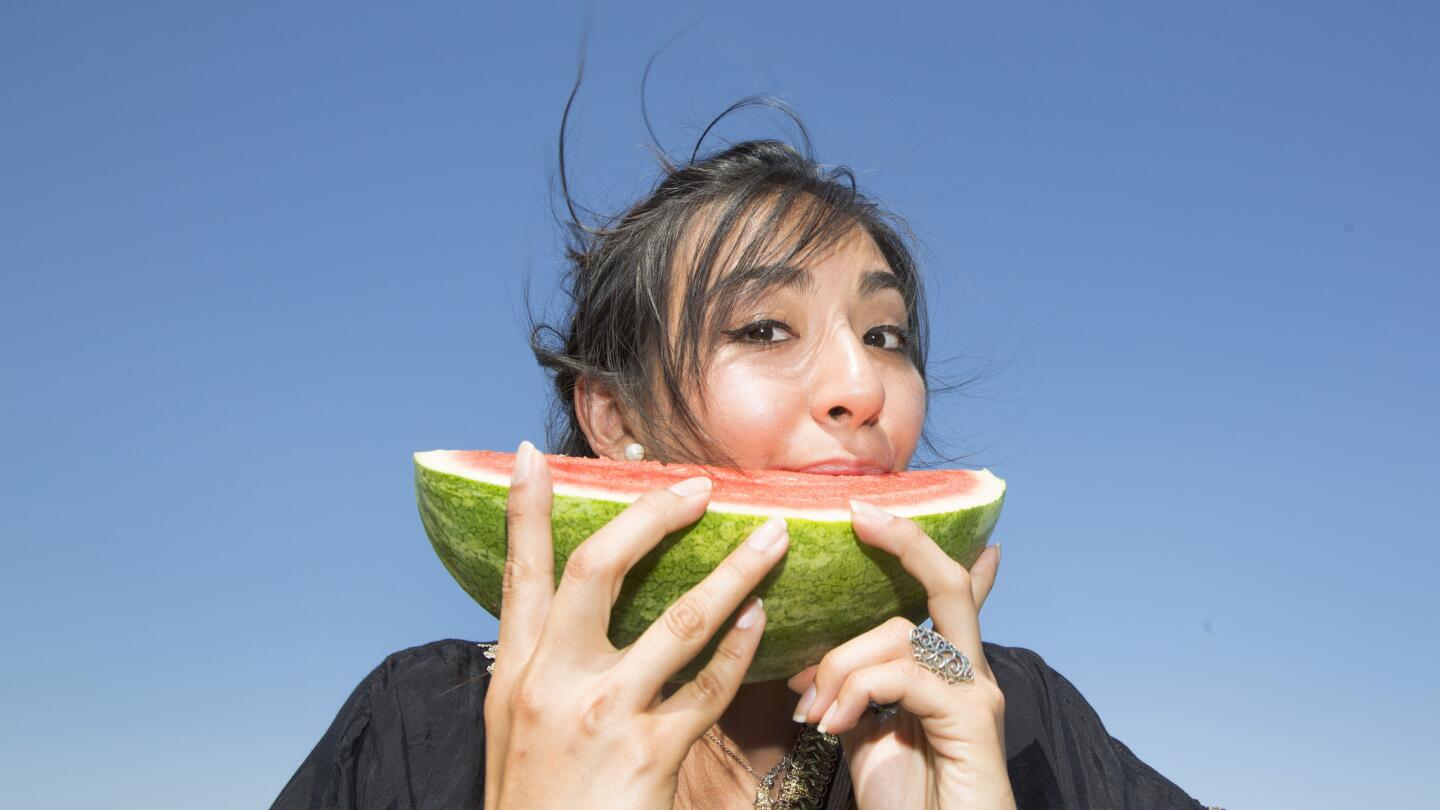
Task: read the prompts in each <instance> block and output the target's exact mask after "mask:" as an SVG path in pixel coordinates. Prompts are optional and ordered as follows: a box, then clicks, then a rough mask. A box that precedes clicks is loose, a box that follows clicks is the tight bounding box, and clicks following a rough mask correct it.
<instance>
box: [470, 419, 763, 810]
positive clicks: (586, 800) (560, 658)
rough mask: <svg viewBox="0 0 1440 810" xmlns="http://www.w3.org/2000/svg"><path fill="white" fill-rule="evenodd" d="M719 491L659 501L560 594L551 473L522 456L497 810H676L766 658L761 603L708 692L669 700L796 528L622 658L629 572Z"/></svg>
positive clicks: (490, 748) (645, 500)
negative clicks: (622, 598)
mask: <svg viewBox="0 0 1440 810" xmlns="http://www.w3.org/2000/svg"><path fill="white" fill-rule="evenodd" d="M710 486H711V485H710V481H709V479H706V478H692V479H689V480H686V481H682V482H680V483H678V484H675V485H674V486H672V487H670V488H669V489H668V490H664V489H661V490H654V491H652V492H647V493H646V494H645V495H643V496H641V498H640V499H639V500H638V501H636V502H635V503H634V504H632V505H630V506H629V507H627V508H626V509H625V511H624V512H621V513H620V514H619V515H617V516H616V517H615V518H614V519H613V520H611V521H610V522H609V523H608V524H606V525H605V526H604V527H603V528H602V529H600V530H599V531H597V532H596V533H595V534H593V535H591V536H590V537H589V538H588V539H586V540H585V542H583V543H581V544H580V546H579V547H578V548H576V549H575V551H574V553H573V554H571V555H570V558H569V560H568V561H567V562H566V564H565V571H564V574H563V576H562V578H561V581H560V584H559V586H558V587H556V586H555V574H554V570H555V569H554V556H553V554H554V552H553V549H552V546H551V540H550V507H551V495H552V490H551V481H550V470H549V468H548V466H547V465H546V463H545V456H544V455H543V454H542V453H540V452H539V451H537V450H536V449H535V448H534V446H533V445H531V444H530V443H529V442H524V443H522V444H521V445H520V449H519V450H518V451H517V452H516V455H515V471H514V474H513V476H512V480H511V487H510V493H509V500H508V502H507V504H506V524H507V531H508V541H507V551H506V561H505V576H504V590H503V595H502V597H501V608H500V646H499V651H498V655H497V657H496V661H495V672H494V674H493V676H492V677H491V679H490V688H489V692H488V694H487V695H486V697H485V749H486V750H485V807H486V808H487V810H512V809H513V810H518V809H519V808H525V810H531V809H532V808H538V809H540V810H544V809H545V808H563V809H564V810H573V808H575V807H581V806H584V807H595V808H606V807H613V808H626V810H631V809H632V808H655V810H668V809H669V808H670V806H671V804H672V803H673V801H674V798H675V790H676V786H677V784H678V782H679V773H680V763H681V761H683V760H684V759H685V755H686V753H688V752H689V750H690V746H691V745H692V744H693V743H694V742H695V741H696V740H698V739H699V738H700V736H701V735H703V734H704V733H705V730H706V729H708V728H710V726H711V725H712V724H714V723H715V721H716V720H718V719H719V718H720V715H721V714H722V713H723V712H724V710H725V707H726V706H727V705H729V703H730V701H731V699H733V698H734V697H735V691H736V689H738V688H739V686H740V683H741V681H742V679H743V678H744V676H745V671H746V670H747V669H748V668H749V666H750V661H751V659H752V658H753V657H754V655H755V648H756V646H757V645H758V644H759V643H760V633H761V631H762V630H763V629H764V627H765V613H764V610H763V608H762V606H761V604H760V600H759V599H758V598H753V597H752V598H751V599H750V600H748V601H747V603H746V605H745V608H744V610H742V611H740V613H739V616H738V617H737V619H736V621H735V622H734V623H733V625H732V626H731V627H730V629H729V630H728V631H727V632H726V633H725V636H724V638H723V639H721V642H720V645H719V648H718V649H717V650H716V652H715V655H714V656H713V657H712V658H711V660H710V662H709V663H708V664H707V665H706V666H705V668H704V669H702V670H700V672H699V674H698V675H696V677H695V679H694V680H693V681H691V682H689V683H687V684H685V685H684V686H683V687H682V688H680V689H679V690H678V691H676V692H675V693H674V694H673V695H671V696H670V697H669V698H668V699H665V700H661V688H662V686H663V685H664V683H665V681H666V680H667V679H668V678H669V677H670V676H671V675H673V674H674V673H675V672H677V671H678V670H679V669H680V668H681V667H683V666H685V665H686V664H688V663H689V662H690V661H691V660H692V659H693V658H694V657H695V656H696V655H697V654H698V653H699V652H700V651H701V649H703V648H704V646H705V644H706V643H707V642H708V641H709V640H710V638H711V637H712V636H714V635H715V633H716V631H718V630H719V629H720V628H721V626H722V625H724V624H725V623H726V621H727V619H728V618H729V617H730V615H731V614H732V613H733V612H734V611H735V609H736V608H737V607H738V606H739V605H740V602H741V600H742V599H744V598H745V595H746V594H748V593H750V591H752V590H753V589H754V588H755V587H756V586H757V585H759V583H760V580H761V579H762V578H763V577H764V576H765V574H766V573H767V572H769V570H770V569H771V568H772V567H774V565H775V563H776V562H778V561H779V560H780V558H781V557H783V556H784V555H785V551H786V549H787V548H788V547H789V536H788V534H787V532H786V530H785V523H784V521H783V520H781V519H779V518H771V519H770V521H769V522H767V523H766V524H765V525H764V526H762V527H761V528H759V529H758V530H756V532H755V533H754V534H752V535H751V536H750V539H749V540H747V541H746V542H745V543H742V544H741V545H740V546H739V547H738V548H736V549H735V550H734V551H732V552H731V553H730V555H729V556H728V557H726V559H725V560H724V562H722V563H721V564H720V565H719V566H718V567H716V569H715V570H714V571H713V572H711V573H710V574H709V576H707V577H706V578H705V579H704V580H703V581H702V582H701V583H700V584H699V585H696V586H695V587H694V588H692V589H691V590H690V591H688V592H687V593H685V594H684V595H683V596H681V597H680V598H679V599H677V600H676V601H675V602H674V603H673V604H671V605H670V606H669V607H668V608H667V609H666V610H665V612H664V614H662V615H661V617H660V618H659V619H657V620H656V621H655V622H654V623H653V624H651V625H650V627H648V628H647V629H646V630H645V632H644V633H643V634H642V635H641V636H640V638H638V639H636V640H635V642H634V643H633V644H631V645H630V646H628V647H626V648H625V649H623V650H616V649H615V647H614V645H612V644H611V643H610V641H609V639H608V638H607V635H606V633H607V630H608V627H609V623H610V611H611V609H612V608H613V607H614V604H615V600H616V598H617V596H618V595H619V593H620V584H621V581H622V580H623V579H624V577H625V574H626V572H627V571H629V570H630V568H631V567H632V566H633V565H635V563H636V562H638V561H639V560H640V558H641V557H643V556H644V555H645V554H646V552H648V551H650V549H652V548H653V547H654V546H656V545H657V544H659V542H660V540H661V539H662V538H664V537H665V535H667V534H669V533H670V532H672V531H675V530H676V529H680V528H682V527H684V526H688V525H689V524H691V523H694V522H695V521H696V520H698V519H699V518H700V516H701V515H702V514H704V512H705V507H706V506H707V505H708V504H709V502H710ZM767 539H768V540H769V541H770V542H769V544H768V545H766V544H765V542H764V541H765V540H767Z"/></svg>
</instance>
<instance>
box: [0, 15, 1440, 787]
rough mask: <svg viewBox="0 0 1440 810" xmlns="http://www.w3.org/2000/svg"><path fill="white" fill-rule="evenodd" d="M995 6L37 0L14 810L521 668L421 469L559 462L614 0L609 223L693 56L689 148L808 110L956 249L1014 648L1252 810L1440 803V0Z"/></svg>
mask: <svg viewBox="0 0 1440 810" xmlns="http://www.w3.org/2000/svg"><path fill="white" fill-rule="evenodd" d="M487 5H495V4H487ZM510 5H515V4H510ZM990 5H994V4H986V7H982V6H981V5H980V4H972V3H967V4H939V3H937V4H933V5H929V6H908V5H903V4H902V5H900V6H897V7H891V8H885V9H882V8H881V7H880V6H879V5H878V4H875V3H866V4H859V3H828V4H826V5H825V6H824V7H823V8H820V7H815V8H806V9H801V8H799V7H794V6H791V5H790V4H779V5H775V6H772V5H770V4H767V3H727V4H725V5H723V6H721V5H717V6H714V7H713V8H704V7H701V6H699V5H695V4H691V3H651V4H645V5H644V6H643V7H642V6H641V5H638V4H630V3H625V4H619V3H616V4H599V5H593V6H590V7H587V6H581V5H575V4H558V5H551V4H536V6H535V7H534V8H531V9H526V10H517V9H515V8H511V7H508V6H507V7H505V8H486V9H483V10H482V8H481V4H478V3H477V4H433V5H430V6H428V7H427V8H426V9H424V10H420V9H417V8H414V7H401V6H393V5H390V6H381V5H376V6H371V7H367V8H360V7H356V6H355V5H354V4H338V3H337V4H321V3H317V4H308V3H307V4H283V3H270V4H260V3H254V4H231V5H230V6H228V7H227V6H223V5H220V4H190V3H148V4H145V5H144V7H143V8H135V7H128V6H126V5H123V4H103V3H96V4H80V3H61V2H56V3H14V2H10V3H4V4H3V5H0V272H3V281H0V285H3V286H0V345H3V347H4V348H3V363H4V366H3V378H0V379H3V380H4V383H3V384H4V395H3V397H0V425H3V428H0V431H3V445H4V446H3V454H0V538H3V542H4V550H5V556H4V559H5V560H6V562H5V564H4V565H3V566H0V615H3V616H4V617H5V619H4V621H3V624H0V628H3V629H0V644H3V648H0V649H3V655H0V660H3V664H0V715H3V717H4V721H3V724H0V726H3V728H4V731H3V734H0V784H3V785H4V786H5V787H4V793H5V794H6V795H5V798H4V800H3V803H4V804H5V805H6V806H11V807H39V806H45V807H57V808H60V807H63V808H81V807H95V806H107V807H135V808H140V807H144V808H160V807H174V808H182V807H183V808H190V807H198V806H205V807H213V808H250V807H259V806H266V805H267V804H268V803H269V802H270V800H272V799H273V798H274V796H275V794H276V793H278V791H279V790H280V788H281V787H282V786H283V785H284V783H285V781H286V780H287V779H288V778H289V776H290V775H291V774H292V773H293V771H294V770H295V768H296V766H298V765H299V763H300V762H301V760H302V759H303V757H304V756H305V755H306V754H307V753H308V751H309V750H310V748H311V746H313V745H314V743H315V742H316V740H317V739H318V738H319V737H320V735H321V733H322V732H323V731H324V729H325V727H326V726H327V725H328V723H329V722H330V720H331V719H332V718H333V717H334V715H335V712H336V710H337V709H338V708H339V706H340V704H341V702H342V701H343V700H344V699H345V697H346V696H347V695H348V694H349V691H350V690H351V688H353V686H354V685H355V684H356V683H357V682H358V681H359V680H360V679H361V678H362V677H363V676H364V675H365V674H366V673H367V672H368V671H369V670H370V669H371V668H372V667H373V666H374V665H375V664H376V663H378V662H379V661H380V659H381V658H382V657H383V656H385V655H386V654H387V653H389V652H392V651H394V650H397V649H400V648H403V647H407V646H410V645H414V644H419V643H423V642H426V641H430V640H433V639H439V638H446V637H460V638H468V639H475V640H482V639H488V638H492V637H494V635H495V623H494V620H493V619H492V618H491V617H489V616H488V615H487V614H486V613H485V612H484V611H483V610H481V609H480V608H479V607H478V606H477V605H475V604H474V603H473V602H471V601H470V599H469V598H468V597H466V596H465V595H464V594H463V593H462V592H461V591H460V589H459V588H458V587H457V586H456V585H455V584H454V583H453V581H452V580H451V579H450V577H449V575H448V574H447V573H446V572H445V570H444V569H443V568H442V567H441V566H440V564H439V563H438V561H437V559H436V558H435V556H434V554H433V553H432V552H431V550H430V548H429V546H428V544H427V542H426V540H425V537H424V535H423V533H422V531H421V528H420V525H419V521H418V520H417V517H416V514H415V507H414V502H413V494H412V490H411V466H410V453H411V452H412V451H415V450H422V449H431V448H437V447H456V448H458V447H468V448H498V449H505V450H511V449H513V448H514V446H515V445H516V444H517V443H518V442H519V440H520V439H522V438H527V437H528V438H532V439H534V438H539V437H540V436H541V426H542V420H541V417H540V414H541V413H542V412H543V408H544V404H545V397H546V393H547V387H546V383H545V380H544V379H543V377H542V375H541V374H540V372H539V371H538V370H537V369H536V367H535V365H534V362H533V360H532V359H531V357H530V356H529V355H528V353H527V350H526V347H525V342H524V340H523V317H522V314H523V308H522V304H521V297H520V296H521V291H522V288H523V282H522V280H523V278H524V274H525V273H526V271H527V269H528V270H529V271H531V272H533V273H534V274H535V276H536V279H537V282H538V284H537V292H540V293H542V299H543V298H544V296H543V293H544V291H545V290H546V289H547V286H546V285H547V283H548V281H549V280H552V279H553V278H554V277H555V273H556V271H557V270H558V269H559V268H560V252H559V247H558V241H557V232H556V229H555V227H554V225H553V223H552V222H551V220H550V217H549V208H548V204H549V199H550V198H549V188H550V187H549V185H548V183H549V181H550V178H551V177H552V175H553V172H554V148H555V136H556V131H557V128H558V125H559V119H560V113H561V109H562V107H563V105H564V101H565V95H566V93H567V92H568V90H569V87H570V82H571V80H572V79H573V76H574V72H575V67H576V62H577V44H578V39H579V31H580V30H581V27H582V18H583V16H584V14H585V13H586V9H587V8H590V11H591V13H592V14H593V18H594V25H593V29H592V31H591V38H590V50H589V58H590V61H589V70H588V76H587V81H586V84H585V86H584V88H583V89H582V91H581V94H580V97H579V100H578V102H577V108H576V115H575V117H574V119H573V122H574V129H573V142H572V148H573V158H574V162H573V165H572V168H573V179H574V183H575V188H576V190H577V193H578V194H579V196H580V198H581V200H582V202H585V203H587V204H588V205H590V206H591V207H594V208H598V209H600V210H612V209H614V208H616V207H618V206H621V205H623V204H624V203H626V202H628V201H630V200H632V199H634V198H636V197H637V196H638V195H640V194H641V193H643V192H644V190H645V189H646V188H648V187H649V184H650V183H651V182H652V181H653V178H654V173H655V168H654V163H653V161H652V160H651V159H650V158H649V156H648V155H647V154H646V152H645V150H644V149H643V148H642V143H643V141H644V129H643V126H642V123H641V119H640V106H639V94H638V87H639V79H640V75H641V71H642V69H643V67H644V64H645V60H646V59H647V58H648V57H649V56H650V54H651V53H653V52H654V51H656V50H657V49H659V48H660V46H661V45H662V44H663V43H664V42H665V41H666V39H668V38H669V37H670V36H671V35H673V34H675V33H676V32H678V31H680V30H681V29H682V28H684V27H685V26H686V25H688V24H690V23H692V22H696V21H697V20H698V24H696V26H695V27H694V28H692V29H691V30H690V31H689V32H688V33H686V34H685V35H684V36H683V37H682V38H681V39H680V40H679V42H678V43H677V45H676V46H675V47H674V48H672V49H671V50H669V51H667V52H666V53H665V54H663V55H662V56H661V57H660V59H659V60H658V62H657V66H656V70H655V72H654V74H653V75H652V80H651V83H650V87H649V102H650V105H651V114H652V116H653V119H654V121H655V123H656V127H657V130H658V133H659V136H660V139H661V141H662V143H663V144H664V145H665V146H666V147H667V148H669V149H670V151H671V153H672V154H673V155H676V156H680V155H688V154H689V150H690V148H691V146H692V145H693V141H694V138H695V137H696V135H698V133H699V130H700V128H701V127H702V126H703V125H704V124H705V123H707V122H708V121H709V120H710V119H711V117H713V116H714V115H715V114H717V113H718V112H720V111H721V110H722V109H724V108H725V106H727V105H728V104H730V103H731V102H733V101H735V100H736V99H738V98H739V97H741V96H743V95H746V94H749V93H753V92H776V93H780V94H782V95H783V96H784V97H785V98H787V99H788V100H789V101H791V102H792V103H793V104H794V105H795V106H796V107H797V108H798V109H799V111H800V112H801V114H802V115H803V116H804V117H805V120H806V122H807V124H808V125H809V126H810V127H811V129H812V131H813V134H814V136H815V140H816V146H817V150H818V155H819V157H820V159H821V160H823V161H825V162H829V163H844V164H847V165H850V166H852V167H853V168H854V169H855V170H856V171H857V173H858V175H859V177H860V181H861V183H862V187H863V188H864V190H866V191H868V192H870V193H872V194H873V195H875V196H876V197H877V198H878V199H880V200H882V201H883V202H885V203H886V204H888V205H890V206H891V207H893V208H894V209H896V210H897V211H899V212H900V213H901V214H903V215H904V216H906V217H907V218H908V219H909V220H910V221H911V222H912V223H913V225H914V227H915V229H916V231H917V233H918V234H919V236H920V238H921V241H922V258H923V261H924V264H925V268H926V271H927V272H928V274H929V281H930V292H931V296H932V313H933V315H934V320H935V325H936V328H935V335H934V337H935V351H936V354H937V356H946V355H951V356H960V357H961V359H960V360H959V361H958V362H956V363H955V364H953V365H951V366H949V367H948V368H949V371H950V372H951V373H954V374H963V373H965V372H966V371H967V370H969V371H975V370H981V371H985V372H986V374H987V376H986V379H985V380H984V381H983V382H982V383H980V384H977V385H976V386H974V387H972V388H970V389H969V391H968V394H967V395H957V396H952V397H948V398H945V399H942V400H940V401H939V402H938V403H937V406H936V408H935V410H934V412H933V416H934V418H935V419H936V427H937V429H938V430H939V432H940V433H941V435H942V436H948V437H950V438H951V439H952V440H953V442H952V444H951V447H952V448H953V449H956V450H958V451H964V452H970V453H972V456H971V458H970V460H969V461H970V463H972V464H974V465H976V466H980V465H986V466H989V467H991V468H992V469H994V470H995V471H996V472H997V473H998V474H1000V475H1001V476H1003V477H1004V478H1006V479H1007V480H1008V481H1009V484H1010V487H1011V495H1010V498H1009V500H1008V502H1007V506H1006V512H1005V516H1004V518H1003V519H1002V521H1001V524H1000V527H999V529H998V530H997V533H996V537H995V539H997V540H999V541H1001V542H1002V543H1003V544H1004V547H1005V559H1004V564H1003V566H1002V567H1001V571H1000V577H999V581H998V584H997V586H996V589H995V591H994V594H993V595H992V596H991V599H990V601H989V603H988V604H987V605H986V607H985V612H984V615H983V617H982V621H983V625H984V628H985V632H986V636H987V638H989V639H991V640H993V641H996V642H1000V643H1004V644H1012V645H1019V646H1025V647H1030V648H1032V649H1035V650H1037V651H1038V652H1040V653H1041V654H1042V655H1044V656H1045V657H1046V659H1047V660H1048V661H1049V663H1050V664H1051V665H1053V666H1054V667H1056V668H1057V669H1058V670H1059V671H1060V672H1062V673H1064V674H1065V675H1067V676H1068V677H1069V678H1070V679H1071V680H1073V681H1074V683H1075V684H1076V685H1077V686H1078V687H1079V688H1080V689H1081V691H1082V692H1083V693H1084V694H1085V695H1086V696H1087V697H1088V698H1089V699H1090V701H1091V702H1092V703H1093V704H1094V706H1095V707H1096V708H1097V709H1098V710H1099V712H1100V715H1101V717H1102V718H1103V719H1104V720H1105V722H1106V723H1107V726H1108V728H1109V730H1110V731H1111V733H1112V734H1114V735H1115V736H1116V737H1118V738H1119V739H1121V740H1123V741H1124V742H1125V743H1127V744H1128V745H1130V746H1131V747H1132V748H1133V749H1134V750H1135V751H1136V752H1137V753H1138V754H1139V756H1140V757H1141V758H1142V759H1144V760H1146V761H1147V762H1149V763H1150V764H1152V765H1153V766H1155V767H1156V768H1157V769H1159V770H1160V771H1161V772H1162V773H1164V774H1166V775H1167V776H1168V777H1170V778H1171V779H1173V780H1175V781H1176V782H1178V783H1179V784H1180V785H1181V786H1183V787H1185V788H1186V789H1187V790H1188V791H1189V792H1190V793H1192V794H1193V795H1195V796H1196V797H1197V798H1199V799H1201V800H1203V801H1206V802H1208V803H1216V804H1223V805H1225V806H1226V807H1227V808H1230V809H1231V810H1235V808H1245V807H1256V808H1261V807H1265V808H1284V807H1295V808H1299V807H1305V808H1315V807H1337V808H1338V807H1383V806H1397V807H1398V806H1418V805H1420V804H1424V803H1426V802H1428V801H1429V800H1432V799H1433V795H1434V793H1433V767H1434V764H1435V761H1436V757H1437V745H1436V743H1435V738H1434V729H1435V728H1436V726H1437V723H1440V687H1437V685H1436V680H1435V676H1434V673H1435V671H1436V669H1437V666H1440V655H1437V652H1436V649H1435V645H1436V641H1435V640H1436V638H1437V636H1440V633H1437V615H1440V610H1437V599H1436V596H1435V595H1434V581H1435V568H1436V566H1437V563H1440V554H1437V551H1436V541H1437V531H1436V520H1435V513H1434V510H1433V503H1434V502H1435V493H1436V490H1437V484H1440V480H1437V475H1436V467H1435V464H1434V458H1435V455H1436V453H1437V450H1440V446H1437V435H1440V434H1437V430H1436V427H1435V414H1436V413H1437V412H1440V402H1437V400H1440V396H1437V393H1440V384H1437V375H1436V369H1435V354H1436V347H1437V345H1440V343H1437V337H1440V335H1437V331H1440V330H1437V327H1436V320H1435V318H1434V317H1433V315H1432V310H1433V309H1434V307H1435V305H1436V300H1437V293H1440V284H1437V281H1436V271H1437V269H1440V262H1437V260H1440V228H1437V225H1440V219H1437V215H1440V160H1437V149H1436V144H1440V114H1437V110H1440V107H1437V101H1440V98H1437V95H1440V92H1437V85H1436V82H1435V77H1436V76H1437V75H1440V49H1437V48H1436V47H1435V45H1436V41H1437V32H1440V27H1437V23H1440V14H1437V12H1436V11H1435V6H1434V5H1433V4H1425V3H1403V2H1378V3H1377V2H1371V3H1360V2H1353V3H1323V2H1322V3H1313V2H1310V3H1301V2H1293V3H1286V2H1271V3H1264V4H1256V3H1240V2H1219V3H1205V4H1178V3H1142V2H1135V3H1103V4H1092V5H1088V6H1085V7H1081V6H1080V5H1079V4H1047V5H1045V6H1043V7H1041V6H1038V5H1034V4H1025V5H1023V6H1021V5H1019V4H1009V7H1007V8H990V7H988V6H990ZM777 133H779V134H783V133H784V127H783V123H782V122H781V121H780V120H779V119H778V118H774V117H770V118H766V117H764V116H749V117H746V116H741V117H740V118H737V119H734V120H732V121H730V122H729V123H728V124H727V125H725V126H724V127H722V131H721V133H720V134H721V135H722V136H723V137H725V138H729V139H740V138H744V137H757V136H770V135H775V134H777ZM712 145H718V141H717V142H712ZM1427 504H1431V505H1427Z"/></svg>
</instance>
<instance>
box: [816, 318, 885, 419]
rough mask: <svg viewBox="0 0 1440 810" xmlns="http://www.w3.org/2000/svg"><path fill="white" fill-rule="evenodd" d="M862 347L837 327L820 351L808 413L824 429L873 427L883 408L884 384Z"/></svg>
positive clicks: (851, 335) (843, 328) (847, 332)
mask: <svg viewBox="0 0 1440 810" xmlns="http://www.w3.org/2000/svg"><path fill="white" fill-rule="evenodd" d="M869 351H870V350H869V349H867V348H866V346H865V344H864V343H862V342H861V340H860V338H859V337H857V336H856V335H855V333H854V331H853V330H851V329H850V328H848V327H844V326H842V327H838V328H836V329H835V330H834V332H832V333H831V336H830V338H829V339H828V340H826V341H825V343H824V344H823V345H822V346H821V347H820V349H819V356H818V357H816V358H815V365H814V366H813V368H812V373H811V385H810V391H811V395H810V411H811V415H812V416H813V418H814V419H815V421H816V422H818V423H819V424H820V425H822V426H824V427H826V428H835V427H848V428H852V429H853V428H860V427H864V426H867V425H873V424H875V423H876V422H877V421H878V420H879V418H880V411H881V409H883V408H884V407H885V383H884V381H883V380H882V379H881V378H880V373H879V370H878V369H877V368H876V367H875V363H874V362H873V360H872V359H871V358H870V356H869V354H868V352H869Z"/></svg>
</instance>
